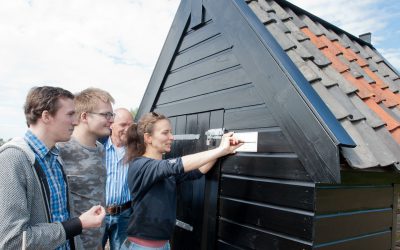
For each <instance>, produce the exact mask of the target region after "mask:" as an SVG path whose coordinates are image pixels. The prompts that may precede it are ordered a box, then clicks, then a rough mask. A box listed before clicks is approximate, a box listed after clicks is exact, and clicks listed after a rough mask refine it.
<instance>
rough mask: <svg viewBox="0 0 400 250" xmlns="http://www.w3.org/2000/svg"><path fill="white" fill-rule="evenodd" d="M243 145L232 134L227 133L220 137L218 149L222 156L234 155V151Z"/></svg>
mask: <svg viewBox="0 0 400 250" xmlns="http://www.w3.org/2000/svg"><path fill="white" fill-rule="evenodd" d="M242 145H243V142H242V141H241V140H239V139H237V138H236V137H235V133H234V132H228V133H226V134H224V135H223V136H222V139H221V143H220V144H219V148H220V149H221V150H222V151H223V152H224V155H227V154H234V153H236V149H237V148H239V147H240V146H242Z"/></svg>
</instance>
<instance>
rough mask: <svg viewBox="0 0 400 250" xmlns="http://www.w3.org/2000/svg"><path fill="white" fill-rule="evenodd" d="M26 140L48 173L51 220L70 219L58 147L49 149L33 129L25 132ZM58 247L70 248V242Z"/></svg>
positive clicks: (61, 220)
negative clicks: (58, 158)
mask: <svg viewBox="0 0 400 250" xmlns="http://www.w3.org/2000/svg"><path fill="white" fill-rule="evenodd" d="M25 141H26V142H27V143H28V144H29V146H30V147H31V148H32V150H33V152H34V153H35V157H36V160H37V161H38V162H39V164H40V166H41V167H42V170H43V172H44V173H45V175H46V179H47V183H48V185H49V190H50V211H51V222H63V221H66V220H68V219H69V212H68V204H67V184H66V183H65V180H64V177H63V172H62V166H61V164H60V162H59V161H58V160H57V157H58V149H57V148H56V147H53V148H52V149H50V150H49V149H48V148H47V147H46V145H44V144H43V142H41V141H40V140H39V139H38V138H37V137H36V136H35V135H34V134H33V133H32V132H31V131H29V130H28V131H27V132H26V133H25ZM57 249H70V247H69V243H68V242H67V243H66V244H64V245H62V246H60V247H59V248H57Z"/></svg>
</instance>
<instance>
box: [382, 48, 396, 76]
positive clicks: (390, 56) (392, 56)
mask: <svg viewBox="0 0 400 250" xmlns="http://www.w3.org/2000/svg"><path fill="white" fill-rule="evenodd" d="M378 50H379V52H381V54H382V55H383V56H384V57H385V58H386V59H387V61H388V62H389V63H390V64H392V65H393V66H394V67H396V69H400V48H389V49H383V48H378ZM398 71H399V70H398Z"/></svg>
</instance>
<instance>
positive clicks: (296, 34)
mask: <svg viewBox="0 0 400 250" xmlns="http://www.w3.org/2000/svg"><path fill="white" fill-rule="evenodd" d="M286 23H291V22H286ZM292 35H293V36H294V37H295V38H296V39H297V41H299V42H303V41H305V40H310V38H309V37H308V36H306V34H304V33H303V32H302V31H300V30H296V31H292Z"/></svg>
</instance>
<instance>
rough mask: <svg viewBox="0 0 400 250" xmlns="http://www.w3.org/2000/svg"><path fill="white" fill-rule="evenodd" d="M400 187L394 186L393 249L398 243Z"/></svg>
mask: <svg viewBox="0 0 400 250" xmlns="http://www.w3.org/2000/svg"><path fill="white" fill-rule="evenodd" d="M399 194H400V185H398V184H395V185H393V215H392V249H395V247H396V241H397V230H398V229H399V228H398V227H397V212H398V211H397V210H398V206H399Z"/></svg>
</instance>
